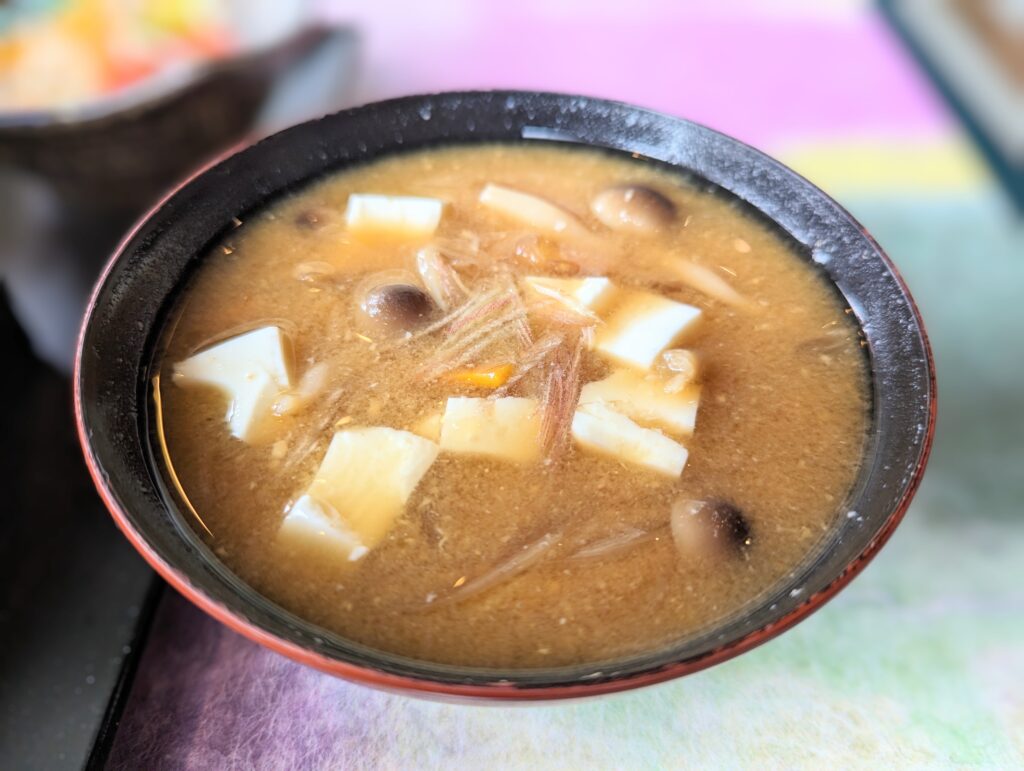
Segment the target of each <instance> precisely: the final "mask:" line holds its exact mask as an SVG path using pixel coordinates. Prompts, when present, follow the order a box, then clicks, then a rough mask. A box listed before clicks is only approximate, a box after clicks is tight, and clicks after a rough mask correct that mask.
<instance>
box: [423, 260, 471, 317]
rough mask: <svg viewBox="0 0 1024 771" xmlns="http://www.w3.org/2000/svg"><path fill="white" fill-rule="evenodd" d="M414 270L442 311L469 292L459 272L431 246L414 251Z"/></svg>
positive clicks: (451, 306) (450, 307)
mask: <svg viewBox="0 0 1024 771" xmlns="http://www.w3.org/2000/svg"><path fill="white" fill-rule="evenodd" d="M416 270H417V272H419V274H420V278H421V279H422V280H423V286H425V287H426V288H427V292H429V293H430V296H431V297H432V298H433V300H434V302H435V303H437V305H438V307H439V308H440V309H441V310H443V311H449V310H451V309H452V308H453V307H455V306H456V305H458V304H459V303H461V302H463V301H464V300H465V299H466V296H467V295H468V294H469V292H468V290H467V289H466V286H465V285H464V284H463V283H462V279H460V278H459V274H458V273H456V272H455V269H454V268H453V267H452V266H451V265H449V264H448V261H447V260H446V259H445V258H444V257H443V256H442V255H441V253H440V252H438V250H437V249H436V248H434V247H433V246H425V247H423V248H422V249H420V250H419V251H418V252H416Z"/></svg>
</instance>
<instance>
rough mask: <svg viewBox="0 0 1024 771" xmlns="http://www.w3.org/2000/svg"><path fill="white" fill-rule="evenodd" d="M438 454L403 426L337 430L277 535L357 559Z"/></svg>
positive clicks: (400, 507) (395, 515) (431, 444)
mask: <svg viewBox="0 0 1024 771" xmlns="http://www.w3.org/2000/svg"><path fill="white" fill-rule="evenodd" d="M437 453H438V446H437V445H436V444H435V443H434V442H431V441H429V440H427V439H424V438H422V437H419V436H416V435H415V434H411V433H409V432H408V431H398V430H396V429H393V428H383V427H370V428H353V429H348V430H345V431H338V432H337V433H336V434H335V435H334V438H333V439H332V440H331V444H330V446H329V447H328V448H327V453H326V454H325V455H324V459H323V461H321V463H320V468H319V469H317V472H316V476H314V477H313V481H312V482H311V483H310V485H309V487H308V488H307V489H306V493H305V495H303V496H302V497H301V498H299V500H298V501H296V503H295V505H294V506H292V508H291V509H290V510H289V511H288V514H287V516H286V517H285V519H284V522H283V523H282V524H281V529H280V531H279V534H278V536H279V538H283V539H287V540H289V542H294V541H295V540H300V541H303V542H305V543H307V544H309V543H313V544H318V545H319V546H322V547H325V548H327V549H329V550H331V549H333V550H336V551H337V552H340V553H342V554H344V555H345V556H346V558H347V559H349V560H357V559H359V558H360V557H362V556H363V555H364V554H366V552H367V551H368V550H370V549H372V548H373V547H374V546H376V545H377V544H378V543H380V542H381V541H382V540H383V539H384V536H386V535H387V532H388V530H389V529H390V528H391V526H392V525H393V524H394V521H395V519H397V518H398V516H399V515H400V514H401V513H402V512H403V511H404V510H405V504H406V502H407V501H408V500H409V496H411V495H412V493H413V491H414V490H415V489H416V485H418V484H419V482H420V479H422V478H423V475H424V474H425V473H426V472H427V469H429V468H430V466H431V464H432V463H433V462H434V459H435V458H436V457H437Z"/></svg>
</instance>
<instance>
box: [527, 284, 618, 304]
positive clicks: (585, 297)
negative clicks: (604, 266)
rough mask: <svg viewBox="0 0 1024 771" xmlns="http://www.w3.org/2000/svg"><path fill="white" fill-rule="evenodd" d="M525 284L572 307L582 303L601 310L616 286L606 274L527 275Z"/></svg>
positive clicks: (538, 292) (540, 293)
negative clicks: (573, 275)
mask: <svg viewBox="0 0 1024 771" xmlns="http://www.w3.org/2000/svg"><path fill="white" fill-rule="evenodd" d="M523 284H525V285H526V287H527V288H529V289H531V290H533V291H534V292H536V293H537V294H539V295H542V296H544V297H550V298H552V299H556V300H561V301H562V302H564V303H565V304H566V305H568V306H569V307H570V308H572V307H574V306H575V305H581V306H582V307H584V308H586V309H587V310H589V311H594V312H595V313H598V312H600V311H601V310H602V309H603V308H604V306H605V305H607V303H608V300H609V299H610V298H611V296H612V294H613V291H614V286H613V285H612V282H611V281H610V280H608V279H607V278H605V277H604V276H587V277H586V278H549V277H548V276H526V277H525V278H524V279H523Z"/></svg>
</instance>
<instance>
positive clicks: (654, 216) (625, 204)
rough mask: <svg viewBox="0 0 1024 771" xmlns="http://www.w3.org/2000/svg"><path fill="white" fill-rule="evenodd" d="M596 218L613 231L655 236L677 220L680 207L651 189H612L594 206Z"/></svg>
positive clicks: (624, 186) (629, 186)
mask: <svg viewBox="0 0 1024 771" xmlns="http://www.w3.org/2000/svg"><path fill="white" fill-rule="evenodd" d="M590 209H591V211H593V212H594V216H595V217H597V218H598V219H599V220H601V222H602V223H603V224H605V225H607V226H608V227H610V228H612V229H613V230H628V231H632V232H634V233H641V234H653V233H656V232H658V231H660V230H664V229H665V228H667V227H668V226H669V225H671V224H672V222H673V221H675V219H676V214H677V211H676V205H675V204H674V203H672V201H670V200H669V199H668V197H667V196H665V195H664V194H663V193H660V192H658V191H657V190H655V189H654V188H653V187H648V186H647V185H634V184H621V185H612V186H611V187H607V188H605V189H604V190H602V191H601V192H600V193H598V194H597V195H595V196H594V198H593V200H592V201H591V202H590Z"/></svg>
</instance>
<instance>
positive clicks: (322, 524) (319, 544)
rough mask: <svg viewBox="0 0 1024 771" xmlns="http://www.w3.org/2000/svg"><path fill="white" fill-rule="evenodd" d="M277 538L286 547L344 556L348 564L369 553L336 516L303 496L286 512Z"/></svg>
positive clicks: (318, 503)
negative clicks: (287, 545) (285, 544)
mask: <svg viewBox="0 0 1024 771" xmlns="http://www.w3.org/2000/svg"><path fill="white" fill-rule="evenodd" d="M277 537H278V539H280V540H281V541H282V542H284V543H287V544H289V545H290V546H298V547H300V548H308V549H312V550H316V551H318V552H321V553H325V554H327V555H329V556H332V557H333V556H334V555H336V554H342V555H345V556H346V558H347V559H348V560H349V561H350V562H355V561H356V560H358V559H360V558H361V557H364V556H366V554H367V553H368V552H369V551H370V550H369V549H368V548H367V547H366V546H365V545H364V544H363V542H362V541H361V540H360V538H359V536H358V535H356V533H354V532H353V531H352V530H351V529H350V528H349V527H348V526H347V525H346V524H345V520H344V518H342V517H341V515H339V514H338V512H336V511H334V510H333V509H328V508H326V507H325V506H324V505H322V504H321V503H320V502H319V501H318V500H317V499H316V498H314V497H313V496H312V495H303V496H302V497H301V498H299V500H297V501H296V502H295V503H294V505H293V506H292V507H291V508H290V509H289V510H288V515H287V516H286V517H285V518H284V522H282V523H281V528H280V529H279V530H278V535H277Z"/></svg>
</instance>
